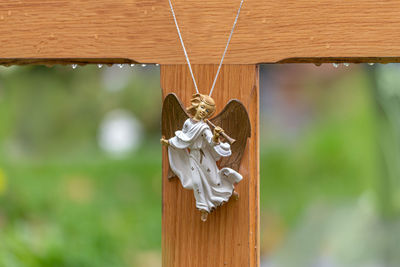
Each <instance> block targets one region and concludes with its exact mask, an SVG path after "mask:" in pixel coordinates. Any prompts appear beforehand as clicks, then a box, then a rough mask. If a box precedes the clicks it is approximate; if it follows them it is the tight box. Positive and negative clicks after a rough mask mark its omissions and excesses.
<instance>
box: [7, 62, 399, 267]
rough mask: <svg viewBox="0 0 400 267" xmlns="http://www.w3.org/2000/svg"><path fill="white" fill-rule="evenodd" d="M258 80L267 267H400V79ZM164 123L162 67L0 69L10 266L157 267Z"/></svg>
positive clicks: (323, 72)
mask: <svg viewBox="0 0 400 267" xmlns="http://www.w3.org/2000/svg"><path fill="white" fill-rule="evenodd" d="M260 71H261V72H260V77H261V79H260V80H261V81H260V90H261V97H260V98H261V99H260V101H261V105H260V106H261V107H262V110H261V119H260V123H261V133H260V137H261V149H260V151H261V190H260V191H261V253H262V266H263V267H281V266H282V267H287V266H289V267H291V266H293V267H299V266H300V267H301V266H307V267H308V266H310V267H336V266H346V267H347V266H349V267H350V266H351V267H354V266H371V267H380V266H382V267H386V266H390V267H391V266H400V253H398V252H399V250H398V246H399V244H400V220H399V210H400V187H399V180H400V179H399V177H400V164H398V163H399V160H400V153H399V152H400V150H399V149H400V147H399V145H400V143H399V140H400V139H399V137H400V120H399V118H400V91H399V84H400V67H399V66H398V65H395V64H388V65H382V66H369V65H366V64H365V65H364V64H359V65H351V66H350V67H345V66H343V65H340V66H339V67H338V68H334V67H333V66H332V65H330V64H324V65H322V66H320V67H316V66H314V65H311V64H289V65H262V66H261V70H260ZM160 113H161V90H160V86H159V68H158V67H157V66H146V67H142V66H138V65H137V66H135V67H130V66H128V65H126V66H123V67H122V68H120V66H118V65H115V66H112V67H107V66H103V67H102V68H98V67H97V66H85V67H78V68H76V69H72V68H71V67H62V66H56V67H52V68H48V67H44V66H27V67H9V68H6V67H0V266H5V267H20V266H29V267H31V266H32V267H39V266H40V267H42V266H58V267H63V266H65V267H67V266H68V267H80V266H82V267H86V266H88V267H89V266H96V267H97V266H99V267H102V266H107V267H109V266H121V267H122V266H138V267H141V266H160V265H161V252H160V247H161V148H160V145H159V138H160V133H159V128H160Z"/></svg>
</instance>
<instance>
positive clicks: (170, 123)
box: [161, 93, 189, 178]
mask: <svg viewBox="0 0 400 267" xmlns="http://www.w3.org/2000/svg"><path fill="white" fill-rule="evenodd" d="M188 118H189V115H188V114H187V113H186V110H185V108H184V107H183V105H182V103H181V102H180V101H179V99H178V97H177V96H176V95H175V94H174V93H170V94H168V95H167V96H166V97H165V99H164V102H163V106H162V113H161V134H162V136H163V137H164V138H166V139H170V138H171V137H173V136H174V135H175V131H177V130H180V129H182V127H183V124H184V123H185V121H186V120H187V119H188ZM168 166H169V165H168ZM175 176H176V175H175V174H174V173H173V172H172V171H171V168H169V170H168V178H172V177H175Z"/></svg>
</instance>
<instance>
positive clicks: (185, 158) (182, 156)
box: [168, 119, 242, 212]
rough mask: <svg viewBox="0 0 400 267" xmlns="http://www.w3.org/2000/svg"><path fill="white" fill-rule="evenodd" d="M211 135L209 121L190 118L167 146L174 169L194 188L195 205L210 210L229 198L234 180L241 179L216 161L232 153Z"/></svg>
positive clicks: (187, 187)
mask: <svg viewBox="0 0 400 267" xmlns="http://www.w3.org/2000/svg"><path fill="white" fill-rule="evenodd" d="M212 137H213V134H212V132H211V130H210V127H209V126H208V125H207V123H205V122H204V121H199V122H196V121H194V120H192V119H187V120H186V121H185V123H184V125H183V129H182V131H176V132H175V136H174V137H172V138H171V139H169V143H170V146H169V147H168V157H169V164H170V167H171V170H172V171H173V172H174V173H175V174H176V175H177V176H178V178H179V180H180V181H181V183H182V186H183V187H184V188H186V189H192V190H193V191H194V197H195V199H196V207H197V208H198V209H200V210H206V211H207V212H210V211H211V209H213V208H215V207H218V206H220V205H221V204H222V202H226V201H228V200H229V198H230V197H231V195H232V192H233V189H234V186H233V185H234V183H238V182H239V181H241V180H242V175H240V174H239V173H238V172H236V171H235V170H233V169H231V168H222V169H221V170H219V169H218V167H217V164H216V161H218V160H219V159H220V158H221V157H228V156H230V155H231V153H232V152H231V149H230V145H229V144H228V143H219V144H216V143H214V142H213V141H212Z"/></svg>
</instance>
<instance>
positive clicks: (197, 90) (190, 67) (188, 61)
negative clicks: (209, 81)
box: [168, 0, 244, 96]
mask: <svg viewBox="0 0 400 267" xmlns="http://www.w3.org/2000/svg"><path fill="white" fill-rule="evenodd" d="M168 2H169V6H170V8H171V12H172V16H173V17H174V21H175V25H176V30H177V31H178V35H179V39H180V40H181V44H182V48H183V52H184V53H185V57H186V61H187V63H188V66H189V70H190V74H191V75H192V79H193V83H194V87H195V88H196V92H197V93H199V89H198V88H197V83H196V80H195V78H194V75H193V70H192V66H191V64H190V60H189V56H188V54H187V52H186V48H185V44H184V43H183V39H182V35H181V31H180V29H179V26H178V22H177V20H176V17H175V12H174V8H173V6H172V3H171V0H168ZM243 2H244V0H241V2H240V6H239V9H238V12H237V14H236V18H235V22H234V23H233V26H232V30H231V33H230V35H229V38H228V42H227V43H226V46H225V50H224V53H223V54H222V58H221V62H220V63H219V66H218V70H217V74H216V75H215V78H214V82H213V85H212V87H211V90H210V94H209V96H211V94H212V93H213V91H214V86H215V83H216V81H217V78H218V75H219V72H220V70H221V66H222V62H223V61H224V58H225V54H226V51H227V50H228V46H229V43H230V42H231V38H232V35H233V31H234V30H235V27H236V23H237V21H238V18H239V14H240V10H241V9H242V5H243Z"/></svg>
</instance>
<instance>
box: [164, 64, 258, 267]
mask: <svg viewBox="0 0 400 267" xmlns="http://www.w3.org/2000/svg"><path fill="white" fill-rule="evenodd" d="M217 67H218V66H217V65H194V66H193V71H194V75H195V77H196V81H197V83H198V86H199V90H200V93H204V94H208V93H209V90H210V87H211V85H212V82H213V78H214V76H215V73H216V71H217ZM258 75H259V74H258V67H257V66H256V65H224V66H223V67H222V69H221V73H220V76H219V78H218V81H217V84H216V87H215V89H214V93H213V95H212V96H213V98H214V100H215V101H216V104H217V113H218V112H219V111H221V110H222V108H223V107H224V106H225V105H226V104H227V102H228V101H229V100H230V99H234V98H236V99H238V100H240V101H241V102H242V103H243V104H244V105H245V107H246V108H247V111H248V113H249V117H250V121H251V127H252V128H251V138H249V140H248V143H247V146H246V149H245V153H244V156H243V159H242V164H241V167H240V173H241V174H242V175H243V177H244V179H243V180H242V181H241V182H240V183H239V184H238V185H237V187H236V189H237V191H238V192H239V194H240V199H239V200H238V201H233V200H231V201H229V202H228V203H227V204H225V205H224V206H223V207H221V208H219V209H217V210H216V211H214V212H213V213H211V214H210V215H209V218H208V220H207V222H202V221H201V220H200V212H199V211H198V210H196V208H195V201H194V196H193V191H189V190H185V189H183V188H182V186H181V184H180V181H179V180H178V179H176V178H174V179H172V180H168V179H167V170H168V169H167V166H168V158H167V153H166V149H165V148H164V149H163V183H162V184H163V204H162V210H163V213H162V252H163V256H162V257H163V267H188V266H190V267H197V266H198V267H213V266H215V267H221V266H230V267H235V266H238V267H247V266H251V267H253V266H254V267H256V266H259V135H258V132H259V129H258V125H259V124H258V119H259V91H258V89H259V86H258ZM161 87H162V90H163V97H165V95H166V94H168V93H170V92H174V93H176V94H177V95H178V97H179V98H180V99H181V100H182V102H183V103H184V104H185V106H186V105H188V103H189V100H190V98H191V96H192V94H193V93H195V89H194V86H193V82H192V80H191V77H190V73H189V69H188V67H187V65H162V66H161Z"/></svg>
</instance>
